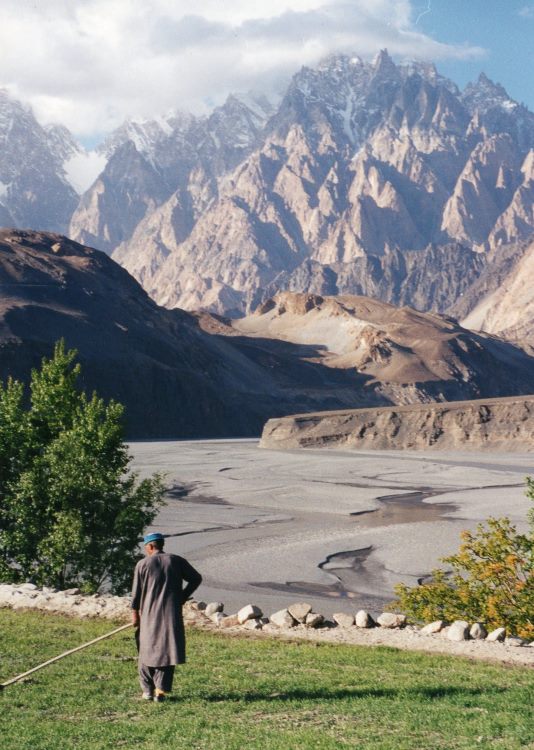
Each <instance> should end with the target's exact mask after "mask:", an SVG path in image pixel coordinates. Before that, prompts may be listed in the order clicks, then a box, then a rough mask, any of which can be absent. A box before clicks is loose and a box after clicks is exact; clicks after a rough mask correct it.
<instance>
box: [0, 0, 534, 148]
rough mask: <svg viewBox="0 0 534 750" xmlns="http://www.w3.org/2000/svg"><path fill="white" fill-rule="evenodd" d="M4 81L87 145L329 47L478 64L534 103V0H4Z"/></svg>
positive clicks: (268, 76)
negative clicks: (128, 122) (127, 122)
mask: <svg viewBox="0 0 534 750" xmlns="http://www.w3.org/2000/svg"><path fill="white" fill-rule="evenodd" d="M0 13H1V18H0V21H1V22H0V86H5V87H7V89H8V90H9V91H10V92H11V93H12V94H13V95H14V96H16V97H17V98H19V99H22V100H23V101H25V102H28V103H29V104H31V106H32V107H33V108H34V111H35V112H36V114H37V116H38V117H39V118H40V120H41V121H43V122H62V123H63V124H65V125H66V126H67V127H69V128H70V129H71V130H72V131H73V132H74V133H75V134H76V135H77V136H78V137H80V138H82V139H83V140H84V141H85V142H86V143H91V142H94V141H96V140H99V139H100V137H101V136H102V135H103V134H105V133H106V132H109V131H110V130H111V129H113V128H115V127H117V126H118V125H120V124H121V123H122V122H123V121H124V119H125V118H126V117H128V116H131V117H136V118H153V117H155V116H157V115H159V114H163V113H165V112H167V111H169V110H176V109H181V110H187V111H191V112H195V113H200V112H205V111H206V110H207V108H208V106H209V107H210V108H211V106H213V104H219V103H222V101H223V100H224V99H225V98H226V96H227V95H228V93H231V92H243V91H247V90H251V89H253V90H260V91H269V90H273V91H274V90H280V89H281V88H282V86H283V85H284V83H287V81H288V80H289V78H290V76H291V75H292V74H293V73H295V72H296V71H297V70H298V69H299V68H300V67H301V66H302V65H315V64H316V63H317V62H318V61H319V60H320V59H321V58H322V57H324V56H325V55H327V54H329V53H333V52H348V53H356V54H358V55H360V56H361V57H363V58H364V59H370V58H372V57H373V56H374V55H375V54H376V52H377V51H378V50H379V49H382V48H387V49H388V50H389V52H390V54H392V55H393V56H394V58H395V59H396V60H402V59H406V58H414V57H415V58H422V59H426V60H432V61H434V62H435V63H436V65H437V67H438V70H440V72H442V73H443V74H444V75H447V76H449V77H450V78H452V79H453V80H454V81H455V82H456V83H457V84H458V85H460V86H463V85H465V83H467V82H468V81H469V80H475V79H476V78H477V77H478V74H479V72H480V71H481V70H484V71H485V72H486V74H487V75H488V76H489V77H490V78H492V79H494V80H496V81H498V82H500V83H502V84H503V85H504V86H505V88H506V89H507V90H508V92H509V94H510V95H511V96H512V97H513V98H515V99H517V100H519V101H523V102H525V103H527V105H528V106H529V107H530V108H531V109H533V110H534V91H533V83H532V69H533V57H534V55H533V51H534V50H533V47H534V42H533V40H534V0H224V2H223V0H195V2H194V3H191V2H190V0H1V11H0Z"/></svg>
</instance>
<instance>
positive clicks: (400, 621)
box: [377, 612, 406, 628]
mask: <svg viewBox="0 0 534 750" xmlns="http://www.w3.org/2000/svg"><path fill="white" fill-rule="evenodd" d="M377 622H378V624H379V625H380V627H381V628H402V626H403V625H405V624H406V615H398V614H396V613H394V612H382V614H381V615H380V617H379V618H378V619H377Z"/></svg>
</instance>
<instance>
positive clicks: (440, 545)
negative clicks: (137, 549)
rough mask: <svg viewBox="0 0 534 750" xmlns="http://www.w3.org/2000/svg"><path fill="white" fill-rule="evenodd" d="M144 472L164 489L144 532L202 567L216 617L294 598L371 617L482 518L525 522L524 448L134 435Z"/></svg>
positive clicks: (529, 468) (201, 594)
mask: <svg viewBox="0 0 534 750" xmlns="http://www.w3.org/2000/svg"><path fill="white" fill-rule="evenodd" d="M130 449H131V453H132V455H133V456H134V461H133V466H134V468H135V469H137V470H138V471H140V473H141V475H142V476H145V475H148V474H151V473H153V472H155V471H159V472H163V473H165V474H166V480H167V483H168V485H169V486H171V488H172V489H171V491H170V493H169V496H168V503H167V506H166V507H165V508H163V509H162V511H161V513H160V515H159V516H158V518H157V520H156V521H155V524H154V529H157V530H160V531H162V532H163V533H164V534H166V535H168V537H169V538H168V540H167V545H166V547H167V550H168V551H169V552H174V553H176V554H181V555H184V556H185V557H187V558H188V559H189V560H190V561H191V562H192V563H193V564H194V565H195V566H196V567H197V568H198V569H199V570H200V571H201V573H202V574H203V576H204V582H203V584H202V586H201V588H200V589H199V591H198V592H197V594H196V597H197V598H199V599H200V598H202V599H204V600H205V601H222V602H224V604H225V609H226V611H227V612H228V613H230V612H234V611H236V610H237V609H238V608H239V607H241V606H244V605H245V604H247V603H253V604H257V605H259V606H260V607H261V608H262V609H263V611H264V612H265V614H267V615H270V614H271V613H272V612H275V611H276V610H278V609H281V608H282V607H285V606H287V605H288V604H291V603H293V602H295V601H298V600H302V599H305V600H306V601H308V602H309V603H310V604H312V605H313V607H314V609H315V611H317V612H321V613H322V614H325V615H331V614H332V613H333V612H339V611H347V612H354V611H355V610H357V609H360V608H366V609H369V610H370V611H371V612H372V613H375V614H376V613H379V612H380V611H382V610H383V609H384V607H385V606H386V604H387V602H389V601H391V599H392V598H393V586H394V584H395V583H397V582H399V581H403V582H406V583H410V584H412V585H413V584H415V583H416V581H417V579H418V578H420V577H422V576H424V575H425V574H426V573H428V572H430V570H431V569H432V568H433V567H436V565H438V564H439V558H441V557H442V556H444V555H447V554H450V553H451V552H453V551H455V550H456V549H457V548H458V544H459V534H460V531H461V530H462V529H465V528H474V527H475V526H476V524H477V523H478V522H480V521H483V520H485V519H486V518H487V517H488V516H500V515H507V516H509V517H510V518H511V519H512V520H513V521H514V522H516V523H517V524H518V526H522V525H523V524H525V519H526V513H527V510H528V508H529V502H528V500H527V498H526V497H525V482H524V479H525V476H526V475H528V474H529V473H534V471H533V465H532V462H533V456H532V454H518V453H514V454H512V453H507V454H504V453H501V454H489V453H439V454H437V453H436V452H433V453H421V452H408V451H403V452H400V451H398V452H393V451H389V452H378V451H373V452H362V451H350V452H348V451H347V452H343V451H329V450H324V449H323V450H307V451H303V450H300V451H287V452H281V451H280V452H278V451H270V450H262V449H259V448H258V442H257V441H255V440H214V441H183V442H171V441H169V442H145V443H142V442H139V443H132V444H131V445H130Z"/></svg>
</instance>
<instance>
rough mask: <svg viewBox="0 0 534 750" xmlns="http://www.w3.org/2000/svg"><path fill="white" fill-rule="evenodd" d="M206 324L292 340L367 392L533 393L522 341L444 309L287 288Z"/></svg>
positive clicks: (436, 396)
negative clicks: (476, 328)
mask: <svg viewBox="0 0 534 750" xmlns="http://www.w3.org/2000/svg"><path fill="white" fill-rule="evenodd" d="M200 324H201V326H202V327H203V328H204V330H206V331H214V332H215V331H217V333H220V334H221V335H226V336H227V337H228V338H230V339H232V338H233V337H236V336H237V335H241V336H246V337H247V338H249V339H253V340H261V341H263V342H267V341H271V342H277V341H278V342H290V343H291V344H293V345H296V346H299V347H301V351H302V355H303V356H304V357H305V358H306V360H307V361H314V362H321V363H322V364H323V365H324V366H325V367H327V368H329V369H331V370H335V371H338V372H342V373H345V374H350V373H353V376H354V378H355V381H356V379H359V380H360V382H361V387H362V388H363V389H364V390H365V391H368V392H369V391H374V392H377V393H380V394H381V396H383V397H384V398H385V399H387V400H388V401H389V402H390V403H396V404H408V403H416V402H428V401H454V400H456V399H469V398H480V397H490V396H509V395H512V394H513V393H532V392H534V376H533V375H532V371H531V357H530V355H528V354H527V353H526V352H524V351H523V350H522V349H521V348H520V347H514V346H513V345H510V344H509V343H506V342H504V341H502V340H500V339H498V338H495V337H492V336H488V335H487V334H478V335H477V334H473V333H472V332H470V331H468V330H466V329H464V328H462V327H460V326H459V325H458V323H457V322H456V321H455V320H453V319H451V318H447V317H445V316H442V315H437V314H433V313H420V312H417V311H416V310H413V309H412V308H409V307H402V308H397V307H394V306H392V305H389V304H387V303H385V302H380V301H379V300H376V299H370V298H368V297H361V296H355V295H339V296H336V297H331V296H321V295H314V294H298V293H292V292H281V293H279V294H277V295H276V296H275V297H273V298H272V299H270V300H268V301H267V302H265V303H263V304H262V305H260V306H259V307H258V308H257V309H256V311H255V312H254V313H253V314H251V315H249V316H247V317H245V318H238V319H235V320H233V321H229V320H226V321H221V320H220V319H219V320H217V319H216V318H214V317H210V316H209V315H207V314H205V315H204V316H201V317H200ZM488 372H491V373H492V377H491V380H489V379H488V377H487V374H488Z"/></svg>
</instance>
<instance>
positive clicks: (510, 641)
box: [504, 635, 527, 647]
mask: <svg viewBox="0 0 534 750" xmlns="http://www.w3.org/2000/svg"><path fill="white" fill-rule="evenodd" d="M526 643H527V642H526V641H524V640H523V638H518V637H517V636H515V635H507V636H506V638H505V639H504V645H505V646H514V647H518V646H525V645H526Z"/></svg>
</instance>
